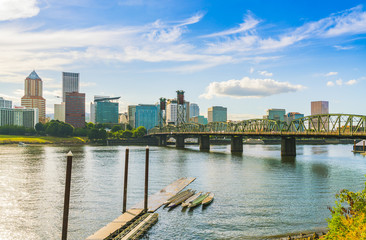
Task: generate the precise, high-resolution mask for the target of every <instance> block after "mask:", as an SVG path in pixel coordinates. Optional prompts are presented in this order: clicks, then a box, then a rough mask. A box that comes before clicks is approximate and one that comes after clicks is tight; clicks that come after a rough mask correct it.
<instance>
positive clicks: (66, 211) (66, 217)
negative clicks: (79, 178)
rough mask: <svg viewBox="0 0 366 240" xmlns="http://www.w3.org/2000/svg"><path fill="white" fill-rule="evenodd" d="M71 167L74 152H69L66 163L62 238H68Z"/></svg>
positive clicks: (63, 239)
mask: <svg viewBox="0 0 366 240" xmlns="http://www.w3.org/2000/svg"><path fill="white" fill-rule="evenodd" d="M71 167H72V152H71V151H70V152H69V153H68V154H67V164H66V184H65V198H64V216H63V223H62V238H61V239H62V240H66V239H67V225H68V221H69V204H70V186H71Z"/></svg>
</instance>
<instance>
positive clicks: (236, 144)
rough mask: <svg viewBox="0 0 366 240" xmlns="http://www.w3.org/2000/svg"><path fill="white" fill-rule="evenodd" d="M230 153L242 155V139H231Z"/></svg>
mask: <svg viewBox="0 0 366 240" xmlns="http://www.w3.org/2000/svg"><path fill="white" fill-rule="evenodd" d="M231 153H243V137H242V136H232V137H231Z"/></svg>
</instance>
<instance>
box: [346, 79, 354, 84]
mask: <svg viewBox="0 0 366 240" xmlns="http://www.w3.org/2000/svg"><path fill="white" fill-rule="evenodd" d="M356 83H357V80H355V79H352V80H349V81H347V82H346V83H345V84H346V85H354V84H356Z"/></svg>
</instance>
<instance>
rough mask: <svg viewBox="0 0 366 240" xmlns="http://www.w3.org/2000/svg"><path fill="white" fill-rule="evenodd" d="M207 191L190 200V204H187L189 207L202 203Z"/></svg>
mask: <svg viewBox="0 0 366 240" xmlns="http://www.w3.org/2000/svg"><path fill="white" fill-rule="evenodd" d="M208 194H209V193H205V194H203V195H201V196H199V197H198V198H197V199H196V200H194V201H193V202H191V203H190V204H188V207H189V208H194V207H197V206H198V205H200V204H201V203H202V201H203V200H204V199H205V198H206V197H207V196H208Z"/></svg>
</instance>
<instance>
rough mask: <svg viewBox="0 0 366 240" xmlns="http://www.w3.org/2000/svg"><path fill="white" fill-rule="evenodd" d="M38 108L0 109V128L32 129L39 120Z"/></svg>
mask: <svg viewBox="0 0 366 240" xmlns="http://www.w3.org/2000/svg"><path fill="white" fill-rule="evenodd" d="M38 114H39V109H38V108H25V107H22V108H19V107H18V108H0V126H6V125H15V126H23V127H26V128H34V126H35V125H36V124H37V123H38V119H39V116H38Z"/></svg>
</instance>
